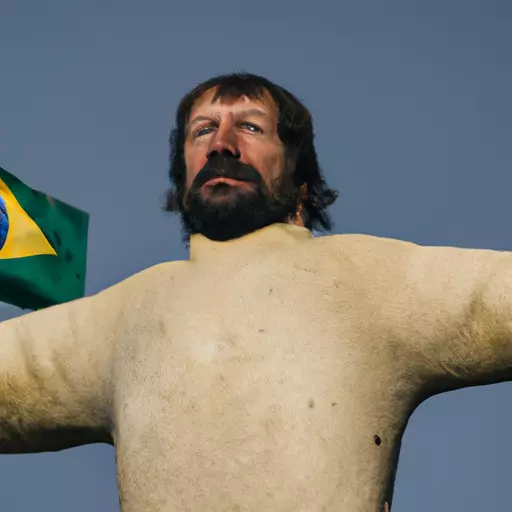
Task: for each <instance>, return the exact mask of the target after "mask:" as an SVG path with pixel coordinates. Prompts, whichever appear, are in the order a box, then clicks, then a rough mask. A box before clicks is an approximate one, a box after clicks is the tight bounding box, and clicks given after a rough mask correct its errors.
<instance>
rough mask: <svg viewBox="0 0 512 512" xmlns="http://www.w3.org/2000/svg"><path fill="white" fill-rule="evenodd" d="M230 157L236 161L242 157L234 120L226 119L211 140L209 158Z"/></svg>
mask: <svg viewBox="0 0 512 512" xmlns="http://www.w3.org/2000/svg"><path fill="white" fill-rule="evenodd" d="M214 155H228V156H232V157H234V158H236V159H239V158H240V156H241V153H240V148H239V147H238V142H237V137H236V133H235V130H234V127H233V123H232V120H230V119H224V120H223V121H222V122H221V123H220V125H219V127H218V128H217V130H215V133H214V135H213V137H212V138H211V139H210V144H209V146H208V154H207V157H208V159H210V158H211V157H212V156H214Z"/></svg>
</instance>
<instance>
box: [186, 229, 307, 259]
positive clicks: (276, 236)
mask: <svg viewBox="0 0 512 512" xmlns="http://www.w3.org/2000/svg"><path fill="white" fill-rule="evenodd" d="M312 236H313V234H312V233H311V231H310V230H309V229H307V228H305V227H304V226H300V225H297V224H285V223H276V224H271V225H270V226H266V227H264V228H262V229H258V230H256V231H253V232H252V233H249V234H247V235H245V236H242V237H240V238H235V239H233V240H227V241H225V242H217V241H215V240H210V239H209V238H206V237H205V236H204V235H201V234H199V233H197V234H194V235H192V236H191V237H190V259H191V260H198V259H204V258H211V257H213V256H214V255H216V254H226V252H233V250H234V249H236V248H242V247H243V248H244V249H245V250H247V249H249V250H251V251H252V250H254V251H257V250H267V249H268V248H270V247H278V246H280V245H281V246H282V245H288V244H290V243H294V242H296V241H297V240H304V239H308V238H312ZM234 252H236V250H235V251H234Z"/></svg>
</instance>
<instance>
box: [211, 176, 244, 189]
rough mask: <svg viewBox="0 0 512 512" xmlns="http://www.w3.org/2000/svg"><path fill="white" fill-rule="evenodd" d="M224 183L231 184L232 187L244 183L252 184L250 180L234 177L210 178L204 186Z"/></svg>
mask: <svg viewBox="0 0 512 512" xmlns="http://www.w3.org/2000/svg"><path fill="white" fill-rule="evenodd" d="M221 183H222V184H224V185H230V186H232V187H238V186H243V185H246V186H247V185H250V184H251V182H250V181H244V180H237V179H234V178H212V179H211V180H208V181H207V182H206V183H205V184H204V185H203V186H204V187H214V186H215V185H219V184H221Z"/></svg>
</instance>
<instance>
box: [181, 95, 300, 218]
mask: <svg viewBox="0 0 512 512" xmlns="http://www.w3.org/2000/svg"><path fill="white" fill-rule="evenodd" d="M215 92H216V88H213V89H210V90H209V91H207V92H206V93H204V94H203V96H202V97H201V98H200V99H199V100H198V101H196V103H195V105H194V106H193V108H192V111H191V114H190V118H189V122H188V125H187V134H186V139H185V164H186V167H187V178H186V191H185V195H186V194H187V192H188V190H189V189H190V186H191V184H192V182H193V180H194V178H195V177H196V176H197V174H198V173H199V171H200V170H201V169H202V168H203V166H204V165H205V163H206V162H207V160H208V157H209V155H211V154H213V153H215V152H217V153H220V154H222V153H225V152H229V153H231V154H232V155H233V156H236V157H237V158H239V160H240V161H241V162H243V163H246V164H249V165H251V166H252V167H253V168H254V169H256V170H257V171H258V172H259V173H260V175H261V177H262V178H263V181H264V182H265V184H266V186H267V187H268V190H269V191H270V192H271V193H272V191H273V190H274V189H275V182H276V180H277V179H278V178H279V177H280V176H281V173H282V172H283V170H284V168H285V148H284V145H283V143H282V142H281V139H280V138H279V135H278V131H277V123H278V110H277V107H276V105H275V103H274V101H273V100H272V98H271V96H270V95H269V94H268V93H265V95H264V98H263V99H262V100H261V101H258V100H252V99H250V98H248V97H246V96H242V97H240V98H229V97H227V98H220V99H218V100H216V101H215V102H213V103H212V99H213V98H214V96H215ZM221 183H223V184H225V188H223V189H222V188H220V187H219V184H221ZM254 186H255V185H254V184H253V183H250V182H245V181H238V180H234V179H229V178H215V179H212V180H210V181H208V182H207V183H206V184H205V185H203V187H202V189H201V193H202V194H204V195H205V196H206V197H208V199H209V200H218V201H224V200H226V201H227V200H229V198H230V197H231V196H232V194H234V193H238V192H240V191H241V190H242V189H247V190H248V191H249V190H250V189H251V188H252V187H254ZM214 187H216V189H215V194H212V191H213V188H214ZM299 209H300V206H299ZM301 222H302V221H301V219H300V215H297V219H294V221H293V224H300V223H301Z"/></svg>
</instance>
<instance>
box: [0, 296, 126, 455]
mask: <svg viewBox="0 0 512 512" xmlns="http://www.w3.org/2000/svg"><path fill="white" fill-rule="evenodd" d="M117 294H118V293H117V292H116V291H115V290H107V291H106V292H103V293H101V294H98V295H96V296H92V297H88V298H85V299H81V300H77V301H74V302H69V303H66V304H62V305H59V306H54V307H50V308H47V309H44V310H41V311H37V312H34V313H28V314H26V315H23V316H21V317H18V318H15V319H12V320H8V321H6V322H3V323H1V324H0V452H2V453H13V452H18V453H19V452H35V451H47V450H58V449H63V448H68V447H71V446H75V445H78V444H85V443H90V442H97V441H106V442H108V441H109V439H110V436H109V421H110V420H109V415H110V408H109V396H110V392H109V386H110V380H109V377H110V374H111V372H110V371H109V367H110V365H111V359H112V358H111V352H112V349H113V344H114V341H115V340H114V337H115V332H116V317H117V315H118V307H117V301H116V295H117Z"/></svg>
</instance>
